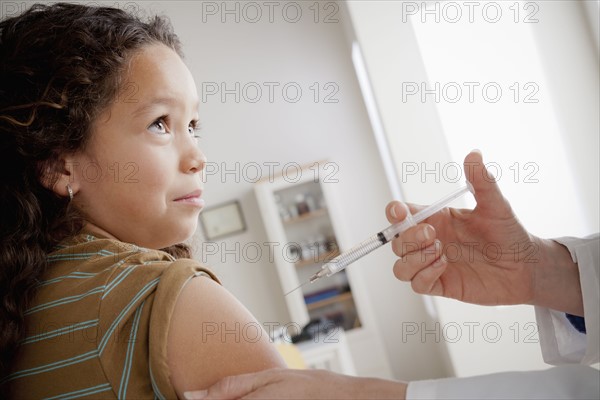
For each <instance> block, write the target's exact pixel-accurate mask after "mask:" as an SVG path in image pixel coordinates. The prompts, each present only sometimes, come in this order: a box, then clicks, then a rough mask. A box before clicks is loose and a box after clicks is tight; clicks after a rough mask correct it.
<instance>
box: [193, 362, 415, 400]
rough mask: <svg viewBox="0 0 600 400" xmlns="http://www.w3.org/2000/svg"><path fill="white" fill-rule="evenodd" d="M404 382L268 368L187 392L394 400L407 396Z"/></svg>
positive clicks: (222, 395)
mask: <svg viewBox="0 0 600 400" xmlns="http://www.w3.org/2000/svg"><path fill="white" fill-rule="evenodd" d="M406 387H407V385H406V383H403V382H393V381H387V380H383V379H376V378H358V377H352V376H346V375H340V374H336V373H333V372H329V371H325V370H316V369H310V370H297V369H280V368H276V369H271V370H267V371H262V372H258V373H252V374H244V375H238V376H229V377H227V378H225V379H222V380H221V381H219V382H218V383H216V384H214V385H212V386H211V387H210V388H208V389H207V390H200V391H194V392H188V393H186V394H185V398H186V399H187V400H200V399H223V400H225V399H239V398H244V399H281V400H284V399H382V400H384V399H396V400H401V399H404V398H405V397H406Z"/></svg>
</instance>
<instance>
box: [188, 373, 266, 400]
mask: <svg viewBox="0 0 600 400" xmlns="http://www.w3.org/2000/svg"><path fill="white" fill-rule="evenodd" d="M273 373H277V369H272V370H264V371H261V372H255V373H249V374H243V375H235V376H227V377H225V378H223V379H221V380H220V381H218V382H217V383H215V384H213V385H212V386H211V387H209V388H208V389H206V390H197V391H189V392H185V393H184V394H183V395H184V397H185V398H186V399H187V400H203V399H206V400H208V399H220V400H228V399H239V398H242V397H244V396H246V395H247V394H249V393H252V392H253V391H255V390H256V389H258V388H259V387H261V386H264V385H265V384H266V382H268V381H269V379H270V377H271V375H272V374H273Z"/></svg>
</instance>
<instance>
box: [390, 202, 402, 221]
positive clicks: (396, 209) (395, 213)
mask: <svg viewBox="0 0 600 400" xmlns="http://www.w3.org/2000/svg"><path fill="white" fill-rule="evenodd" d="M400 211H401V210H400V204H394V206H393V207H392V208H391V210H390V214H392V218H394V219H398V215H400Z"/></svg>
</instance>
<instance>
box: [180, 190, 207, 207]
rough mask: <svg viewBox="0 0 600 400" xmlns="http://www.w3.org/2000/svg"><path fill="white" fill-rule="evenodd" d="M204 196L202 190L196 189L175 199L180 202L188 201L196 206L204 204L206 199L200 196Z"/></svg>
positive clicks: (187, 202)
mask: <svg viewBox="0 0 600 400" xmlns="http://www.w3.org/2000/svg"><path fill="white" fill-rule="evenodd" d="M200 196H202V190H199V189H198V190H194V191H193V192H190V193H188V194H186V195H183V196H181V197H178V198H176V199H175V200H173V201H176V202H178V203H186V204H191V205H196V206H204V200H203V199H202V198H201V197H200Z"/></svg>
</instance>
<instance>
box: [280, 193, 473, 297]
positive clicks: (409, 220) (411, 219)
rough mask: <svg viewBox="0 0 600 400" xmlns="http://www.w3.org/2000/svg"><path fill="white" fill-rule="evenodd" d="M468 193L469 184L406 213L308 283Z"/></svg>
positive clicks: (338, 257)
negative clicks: (404, 216)
mask: <svg viewBox="0 0 600 400" xmlns="http://www.w3.org/2000/svg"><path fill="white" fill-rule="evenodd" d="M469 191H470V192H471V193H474V191H473V187H472V186H471V184H470V183H469V182H467V184H466V186H463V187H461V188H460V189H458V190H457V191H455V192H453V193H451V194H449V195H448V196H446V197H444V198H442V199H440V200H438V201H437V202H435V203H433V204H431V205H429V206H428V207H426V208H425V209H423V210H421V211H419V212H417V213H416V214H415V215H411V214H410V213H407V216H406V218H405V219H404V220H403V221H402V222H398V223H395V224H392V225H390V226H389V227H387V228H386V229H384V230H382V231H381V232H378V233H377V234H375V235H373V236H371V237H370V238H368V239H367V240H365V241H363V242H362V243H360V244H358V245H356V246H354V247H352V248H351V249H349V250H348V251H345V252H343V253H342V254H340V255H339V256H337V257H335V258H334V259H332V260H331V261H329V262H328V263H326V264H324V265H323V266H322V267H321V269H320V270H319V271H317V272H316V273H315V274H314V275H313V276H311V277H310V279H309V281H308V282H310V283H313V282H315V281H316V280H318V279H321V278H323V277H329V276H331V275H333V274H335V273H337V272H340V271H342V270H344V269H346V267H347V266H348V265H350V264H352V263H353V262H354V261H356V260H358V259H360V258H362V257H364V256H366V255H367V254H369V253H371V252H372V251H373V250H375V249H377V248H379V247H381V246H383V245H384V244H386V243H388V242H389V241H391V240H392V239H393V238H394V237H398V235H399V234H400V233H402V232H404V231H405V230H407V229H408V228H410V227H411V226H414V225H416V224H418V223H419V222H421V221H424V220H426V219H427V218H429V217H431V216H432V215H433V214H435V213H437V212H438V211H440V210H441V209H443V208H444V207H446V206H448V204H450V203H451V202H452V201H454V200H456V199H457V198H459V197H460V196H462V195H463V194H465V193H467V192H469ZM308 282H305V283H308ZM305 283H303V284H302V285H304V284H305ZM302 285H300V286H302ZM300 286H299V287H300ZM296 289H297V288H296ZM296 289H293V290H292V291H290V292H288V293H286V296H287V295H288V294H289V293H291V292H293V291H294V290H296Z"/></svg>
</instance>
